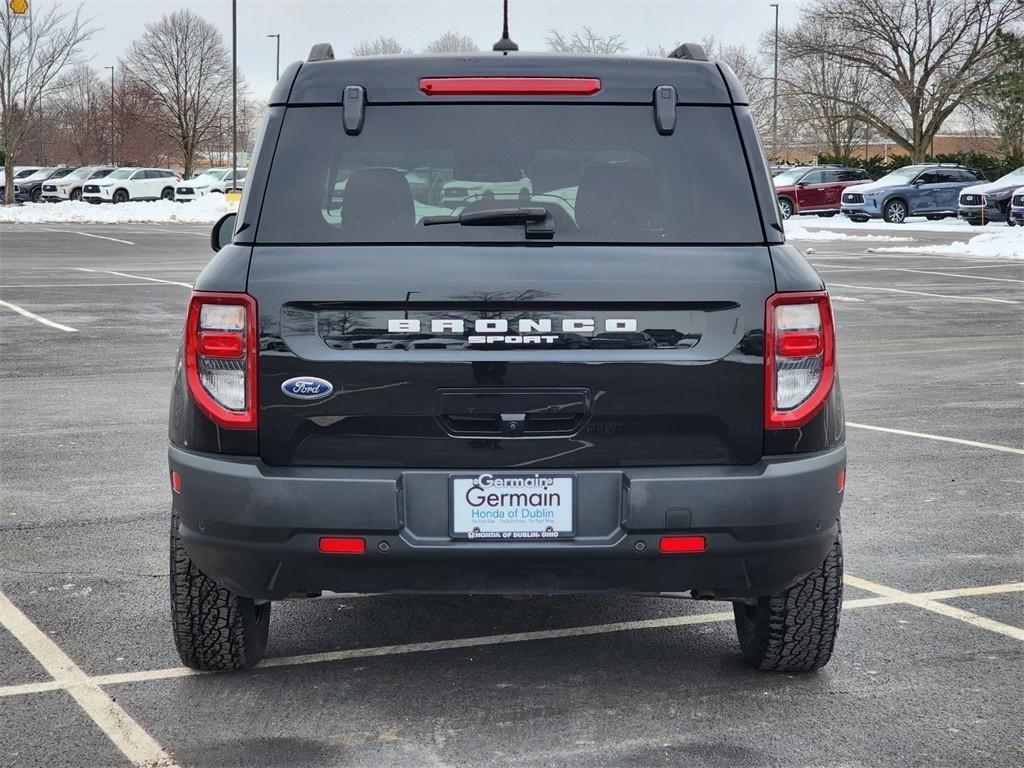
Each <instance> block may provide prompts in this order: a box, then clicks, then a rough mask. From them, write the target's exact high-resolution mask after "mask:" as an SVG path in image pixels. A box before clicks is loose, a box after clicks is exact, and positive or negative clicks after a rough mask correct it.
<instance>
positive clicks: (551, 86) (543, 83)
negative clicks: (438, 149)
mask: <svg viewBox="0 0 1024 768" xmlns="http://www.w3.org/2000/svg"><path fill="white" fill-rule="evenodd" d="M420 90H421V91H423V92H424V93H425V94H427V95H428V96H492V95H501V96H591V95H593V94H595V93H597V92H598V91H600V90H601V81H600V80H598V79H597V78H596V77H424V78H421V79H420Z"/></svg>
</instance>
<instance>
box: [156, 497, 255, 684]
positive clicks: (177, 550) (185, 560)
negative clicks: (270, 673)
mask: <svg viewBox="0 0 1024 768" xmlns="http://www.w3.org/2000/svg"><path fill="white" fill-rule="evenodd" d="M178 524H179V523H178V516H177V515H176V514H174V513H172V514H171V627H172V630H173V632H174V644H175V646H177V648H178V655H179V656H181V660H182V662H184V663H185V665H186V666H189V667H192V668H193V669H204V670H215V669H248V668H249V667H251V666H253V665H254V664H255V663H256V662H258V661H259V660H260V659H262V658H263V654H264V653H266V650H267V637H268V635H269V633H270V603H262V604H259V605H257V604H256V602H255V601H254V600H251V599H249V598H247V597H241V596H239V595H236V594H235V593H234V592H232V591H230V590H229V589H227V588H225V587H222V586H221V585H220V584H218V583H217V582H216V581H214V580H213V579H211V578H210V577H208V576H206V575H205V574H203V573H202V572H201V571H200V570H199V569H198V568H196V566H195V564H194V563H193V562H192V560H191V558H189V556H188V553H187V552H186V551H185V548H184V547H183V546H182V544H181V539H180V537H179V536H178Z"/></svg>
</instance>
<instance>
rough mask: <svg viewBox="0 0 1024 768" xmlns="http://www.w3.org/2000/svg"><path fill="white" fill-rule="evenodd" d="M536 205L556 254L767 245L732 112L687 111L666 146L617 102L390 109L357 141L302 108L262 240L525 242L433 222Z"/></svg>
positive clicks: (370, 119) (279, 163)
mask: <svg viewBox="0 0 1024 768" xmlns="http://www.w3.org/2000/svg"><path fill="white" fill-rule="evenodd" d="M523 206H530V207H536V206H543V207H544V208H546V209H547V210H548V211H549V212H550V213H551V216H552V219H553V222H554V230H555V233H554V241H555V242H581V243H602V242H616V243H619V242H638V243H756V242H762V241H763V239H764V236H763V233H762V231H761V226H760V220H759V216H758V209H757V206H756V204H755V202H754V196H753V192H752V190H751V182H750V177H749V174H748V172H747V167H746V162H745V160H744V155H743V148H742V146H741V144H740V140H739V136H738V133H737V130H736V125H735V122H734V120H733V115H732V111H731V109H729V108H727V107H725V108H723V107H690V106H683V107H679V108H678V115H677V123H676V129H675V132H674V134H672V135H670V136H661V135H659V134H658V132H657V130H656V129H655V123H654V115H653V110H652V108H651V107H649V106H642V107H638V106H618V105H608V104H601V105H572V106H568V105H559V104H529V105H523V104H517V105H494V104H486V105H484V104H479V105H478V104H445V105H433V104H431V105H395V106H390V105H388V106H385V105H376V106H370V107H368V108H367V110H366V120H365V124H364V127H363V130H362V132H361V133H360V134H359V135H356V136H349V135H346V134H345V132H344V128H343V124H342V111H341V108H340V107H310V108H295V107H293V108H290V109H288V111H287V113H286V115H285V119H284V124H283V126H282V130H281V137H280V140H279V142H278V146H277V150H276V152H275V153H274V160H273V166H272V168H271V173H270V180H269V183H268V185H267V194H266V199H265V201H264V204H263V207H262V212H261V214H260V220H259V226H258V230H257V239H258V241H259V242H265V243H345V242H358V243H366V242H371V243H409V242H516V241H523V240H524V239H525V227H524V225H523V224H521V223H516V224H507V225H501V226H498V225H487V226H471V227H470V226H461V225H459V224H443V225H439V226H429V227H428V226H423V223H422V221H423V218H424V217H427V216H444V215H456V214H459V213H463V212H473V211H479V210H486V209H488V208H517V207H523Z"/></svg>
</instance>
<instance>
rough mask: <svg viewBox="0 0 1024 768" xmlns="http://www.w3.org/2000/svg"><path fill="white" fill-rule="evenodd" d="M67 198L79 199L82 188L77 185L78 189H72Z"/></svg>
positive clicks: (76, 200)
mask: <svg viewBox="0 0 1024 768" xmlns="http://www.w3.org/2000/svg"><path fill="white" fill-rule="evenodd" d="M68 199H69V200H73V201H75V202H78V201H80V200H81V199H82V188H81V187H79V188H78V189H72V190H71V194H70V195H68Z"/></svg>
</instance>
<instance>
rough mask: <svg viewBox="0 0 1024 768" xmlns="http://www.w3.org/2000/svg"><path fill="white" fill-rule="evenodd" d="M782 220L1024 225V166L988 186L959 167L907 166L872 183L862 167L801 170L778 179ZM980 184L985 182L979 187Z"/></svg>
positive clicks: (972, 172)
mask: <svg viewBox="0 0 1024 768" xmlns="http://www.w3.org/2000/svg"><path fill="white" fill-rule="evenodd" d="M773 182H774V185H775V195H776V198H777V199H778V203H779V211H780V212H781V213H782V217H783V218H785V219H788V218H789V217H790V216H796V215H806V214H816V215H818V216H835V215H836V214H837V213H843V214H844V215H846V216H847V217H848V218H849V219H850V220H851V221H856V222H866V221H869V220H870V219H882V220H884V221H886V222H888V223H890V224H901V223H903V222H904V221H906V219H907V218H908V217H909V216H924V217H926V218H928V219H929V220H932V221H935V220H938V219H944V218H955V217H957V216H959V218H961V219H963V220H965V221H967V222H969V223H971V224H974V225H977V226H980V225H983V224H987V223H989V222H990V221H1001V222H1006V223H1007V224H1009V225H1010V226H1014V225H1015V224H1018V223H1021V221H1020V215H1019V214H1018V213H1016V212H1015V209H1019V208H1020V207H1021V206H1020V205H1017V204H1015V203H1014V202H1013V200H1015V199H1017V200H1018V201H1019V194H1020V190H1021V185H1022V184H1024V166H1022V167H1020V168H1018V169H1016V170H1014V171H1011V172H1010V173H1008V174H1006V175H1005V176H1003V177H1002V178H1000V179H998V180H997V181H993V182H988V181H987V180H986V179H985V175H984V174H983V173H981V171H978V170H976V169H974V168H967V167H965V166H962V165H956V164H954V163H930V164H923V165H908V166H905V167H903V168H898V169H896V170H894V171H892V172H891V173H888V174H886V175H885V176H883V177H882V178H880V179H878V180H877V181H873V180H871V178H870V177H869V176H868V175H867V173H866V172H865V171H864V170H863V169H861V168H847V167H843V166H837V165H818V166H796V167H793V168H786V169H782V170H780V172H779V173H777V174H775V176H774V178H773ZM979 182H982V183H980V184H979Z"/></svg>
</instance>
